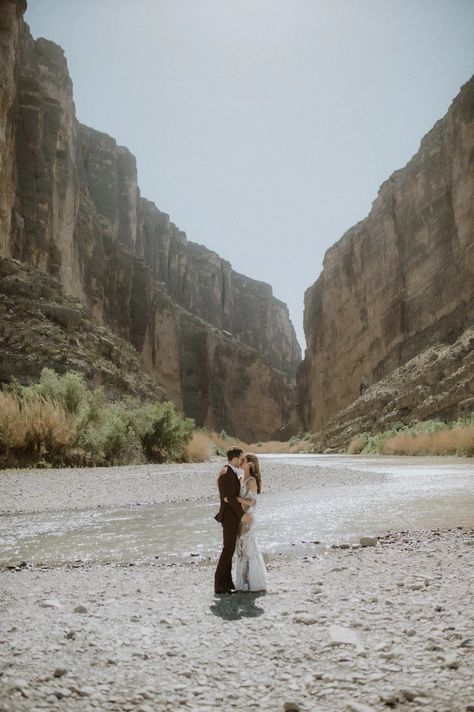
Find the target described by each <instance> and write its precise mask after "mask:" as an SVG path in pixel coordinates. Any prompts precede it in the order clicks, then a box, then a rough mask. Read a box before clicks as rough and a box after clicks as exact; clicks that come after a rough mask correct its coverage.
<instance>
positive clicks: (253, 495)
mask: <svg viewBox="0 0 474 712" xmlns="http://www.w3.org/2000/svg"><path fill="white" fill-rule="evenodd" d="M217 486H218V488H219V497H220V509H219V512H218V513H217V514H216V516H215V519H216V521H218V522H220V523H221V524H222V533H223V547H222V553H221V555H220V558H219V562H218V564H217V569H216V572H215V576H214V591H215V593H217V594H223V593H232V592H233V591H266V589H267V575H266V569H265V562H264V560H263V556H262V554H261V553H260V551H259V549H258V547H257V543H256V540H255V531H254V523H255V506H256V504H257V496H258V494H260V490H261V474H260V465H259V462H258V458H257V457H256V456H255V455H252V454H250V453H249V454H247V455H244V454H243V451H242V450H241V449H240V448H236V447H234V448H231V449H230V450H229V451H228V452H227V465H225V467H223V468H222V470H221V471H220V473H219V477H218V479H217ZM236 549H237V559H236V568H235V583H236V585H235V586H234V583H233V581H232V557H233V555H234V552H235V550H236Z"/></svg>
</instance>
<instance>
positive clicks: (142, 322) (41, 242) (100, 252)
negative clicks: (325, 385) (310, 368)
mask: <svg viewBox="0 0 474 712" xmlns="http://www.w3.org/2000/svg"><path fill="white" fill-rule="evenodd" d="M12 7H14V9H15V13H17V14H21V9H22V6H21V3H16V4H15V3H14V2H12V1H11V0H9V1H7V0H3V2H2V3H1V4H0V30H1V31H2V33H3V32H5V36H7V35H8V37H10V38H13V39H10V40H9V41H8V42H7V41H6V40H5V43H3V41H2V47H3V45H4V44H5V46H8V47H9V48H10V49H9V50H8V52H6V54H5V56H6V60H7V61H8V67H9V69H8V71H9V72H10V74H9V76H10V75H11V76H13V77H14V81H13V83H12V82H10V84H9V85H8V92H7V93H8V102H7V104H8V107H9V108H8V111H7V113H5V112H3V115H2V120H3V121H4V122H5V125H6V126H7V134H8V135H9V136H10V137H13V138H12V139H11V140H10V141H9V142H4V143H3V144H2V145H1V147H2V152H3V153H4V154H5V155H4V156H3V157H2V160H6V161H7V162H9V165H11V166H12V170H11V171H10V181H9V183H8V190H5V192H4V193H2V195H3V196H5V199H4V204H2V210H3V213H2V214H4V215H5V216H7V218H5V229H4V230H3V232H2V240H1V247H0V249H1V252H0V254H2V255H5V256H11V257H14V258H16V259H18V260H20V261H21V262H24V263H27V264H29V265H32V266H34V267H35V268H37V269H40V270H42V271H44V272H48V273H49V274H51V275H52V276H54V277H55V278H56V279H58V281H59V283H60V284H61V285H62V287H63V289H64V290H65V292H67V294H69V295H71V296H73V297H74V298H76V299H78V300H80V301H81V302H82V303H83V304H84V305H85V307H86V308H87V310H88V313H89V314H90V315H91V317H92V318H93V319H95V320H96V321H97V322H98V323H100V324H103V325H104V326H106V327H107V328H108V329H111V330H112V331H113V332H114V333H115V334H117V335H118V336H120V337H121V338H123V339H125V340H126V341H127V342H129V343H130V344H132V345H133V346H134V347H135V349H136V350H137V351H138V353H139V354H140V355H141V357H142V361H143V364H144V366H145V368H146V370H147V371H148V373H150V374H151V375H152V376H153V377H155V378H156V379H157V380H158V381H159V382H160V384H162V386H163V387H164V389H165V391H166V393H167V396H168V397H170V398H172V399H173V400H174V402H175V403H176V404H177V405H178V407H180V408H182V409H183V411H184V412H185V413H186V415H188V416H191V417H194V418H195V419H196V421H197V422H198V424H200V425H202V424H206V425H208V426H210V427H216V428H219V429H220V428H225V429H226V430H228V432H232V433H234V434H235V435H239V436H240V437H242V438H250V439H254V438H258V439H266V438H267V437H285V436H287V435H288V434H289V433H290V434H291V433H292V432H294V430H295V427H296V417H295V391H294V375H295V373H296V369H297V367H298V364H299V362H300V350H299V345H298V343H297V340H296V337H295V333H294V329H293V326H292V324H291V322H290V319H289V315H288V310H287V308H286V306H285V305H284V304H283V303H282V302H280V301H279V300H277V299H275V298H274V297H273V294H272V289H271V287H270V286H269V285H267V284H264V283H261V282H257V281H255V280H251V279H249V278H247V277H244V276H243V275H240V274H237V273H236V272H234V271H233V270H232V268H231V265H230V264H229V263H228V262H226V261H225V260H223V259H222V258H221V257H219V256H218V255H217V254H216V253H214V252H211V251H210V250H207V249H206V248H204V247H202V246H200V245H197V244H194V243H192V242H189V241H188V240H187V238H186V235H185V234H184V233H183V232H182V231H180V230H179V229H178V228H177V227H176V226H175V225H174V224H173V223H172V222H171V221H170V219H169V216H168V215H166V214H165V213H163V212H161V211H160V210H159V209H158V208H157V207H156V206H155V205H154V204H153V203H151V202H150V201H147V200H144V199H143V198H141V196H140V192H139V189H138V185H137V173H136V164H135V158H134V157H133V155H132V154H131V153H130V152H129V151H128V150H127V149H126V148H123V147H121V146H118V145H117V143H116V142H115V141H114V139H112V138H111V137H110V136H107V135H106V134H103V133H100V132H98V131H95V130H93V129H91V128H89V127H86V126H83V125H82V124H80V123H79V122H78V121H77V119H76V116H75V109H74V103H73V96H72V83H71V80H70V77H69V73H68V69H67V63H66V60H65V57H64V53H63V51H62V49H61V48H60V47H58V46H57V45H55V44H53V43H52V42H49V41H47V40H44V39H38V40H36V41H34V40H33V39H32V38H31V35H30V34H29V31H28V28H27V26H26V25H24V23H23V21H22V20H16V28H15V22H13V21H12V22H11V23H10V25H9V26H8V28H7V29H5V27H4V26H5V25H6V24H7V23H6V20H5V21H4V19H5V18H4V15H5V13H6V8H7V9H8V17H10V16H11V8H12ZM17 14H15V18H16V17H17ZM5 17H6V15H5ZM18 28H19V29H18ZM5 106H6V104H5ZM8 216H10V217H8ZM8 220H10V224H8ZM46 365H47V364H46Z"/></svg>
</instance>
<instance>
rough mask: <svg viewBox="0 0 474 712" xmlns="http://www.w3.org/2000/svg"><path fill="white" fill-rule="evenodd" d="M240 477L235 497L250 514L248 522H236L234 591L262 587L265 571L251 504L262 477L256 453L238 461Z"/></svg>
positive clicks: (263, 588)
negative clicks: (240, 468) (256, 538)
mask: <svg viewBox="0 0 474 712" xmlns="http://www.w3.org/2000/svg"><path fill="white" fill-rule="evenodd" d="M242 469H243V472H244V474H243V477H242V478H241V480H240V496H239V497H237V500H238V501H239V502H240V504H241V505H242V506H243V508H244V511H245V512H248V513H249V514H252V516H253V518H252V522H251V524H244V523H242V522H241V523H240V528H239V536H238V538H237V546H236V553H237V563H236V571H235V578H236V581H235V587H236V590H237V591H266V590H267V571H266V568H265V562H264V560H263V556H262V554H261V552H260V550H259V548H258V546H257V542H256V540H255V530H254V527H255V507H256V505H257V496H258V495H259V494H260V491H261V486H262V478H261V474H260V465H259V462H258V458H257V456H256V455H252V454H251V453H249V454H248V455H245V457H244V461H243V464H242Z"/></svg>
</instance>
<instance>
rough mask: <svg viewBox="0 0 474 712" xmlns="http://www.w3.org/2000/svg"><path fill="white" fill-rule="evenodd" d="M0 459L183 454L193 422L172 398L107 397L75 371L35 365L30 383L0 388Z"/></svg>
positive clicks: (33, 461)
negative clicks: (146, 402)
mask: <svg viewBox="0 0 474 712" xmlns="http://www.w3.org/2000/svg"><path fill="white" fill-rule="evenodd" d="M0 398H1V399H2V400H1V403H2V404H3V406H2V413H0V463H1V464H2V465H4V466H9V465H13V466H16V465H18V464H23V465H36V466H39V465H40V463H43V464H44V465H47V464H48V463H49V464H54V465H61V464H63V465H86V466H93V465H122V464H132V463H140V462H146V461H150V462H164V461H167V460H184V459H185V458H186V453H185V447H186V445H187V444H188V443H189V442H190V441H191V439H192V436H193V432H194V421H193V420H191V419H190V418H184V417H183V416H182V415H180V413H178V411H177V410H176V408H175V407H174V405H173V404H172V403H168V402H165V403H157V404H149V405H141V404H140V403H139V402H138V401H136V400H134V399H131V398H127V399H124V400H123V401H121V402H120V403H115V404H114V403H110V402H107V400H106V398H105V395H104V393H103V391H102V389H99V388H97V389H94V390H89V389H88V388H87V385H86V382H85V380H84V377H83V376H82V375H81V374H78V373H75V372H73V371H70V372H68V373H65V374H63V375H59V374H57V373H55V372H54V371H52V370H51V369H47V368H45V369H43V371H42V372H41V377H40V380H39V382H38V383H36V384H34V385H32V386H22V385H20V384H19V383H18V382H17V381H12V382H11V383H10V384H8V385H7V386H4V387H3V388H2V390H1V391H0Z"/></svg>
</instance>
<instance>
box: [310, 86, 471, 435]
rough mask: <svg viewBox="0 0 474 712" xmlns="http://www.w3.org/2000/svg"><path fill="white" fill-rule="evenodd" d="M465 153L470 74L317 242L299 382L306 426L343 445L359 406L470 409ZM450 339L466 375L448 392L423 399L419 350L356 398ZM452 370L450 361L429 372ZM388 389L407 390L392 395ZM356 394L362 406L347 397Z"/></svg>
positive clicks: (395, 415) (385, 414)
mask: <svg viewBox="0 0 474 712" xmlns="http://www.w3.org/2000/svg"><path fill="white" fill-rule="evenodd" d="M473 158H474V78H472V79H471V80H470V81H469V82H468V83H467V84H465V85H464V86H463V87H462V89H461V91H460V93H459V95H458V96H457V97H456V98H455V100H454V101H453V103H452V105H451V107H450V108H449V111H448V112H447V114H446V116H445V117H444V118H442V119H441V120H440V121H438V122H437V123H436V124H435V126H434V127H433V129H432V130H431V131H430V132H429V133H428V134H427V135H426V136H425V137H424V138H423V140H422V141H421V145H420V148H419V150H418V152H417V153H416V155H415V156H413V158H412V159H411V160H410V161H409V163H408V164H407V165H406V166H405V167H404V168H402V169H401V170H398V171H395V173H393V174H392V175H391V176H390V178H389V179H388V180H387V181H386V182H385V183H383V185H382V186H381V188H380V191H379V193H378V196H377V198H376V200H375V201H374V203H373V206H372V209H371V211H370V214H369V215H368V217H367V218H366V219H365V220H362V221H361V222H359V223H358V224H357V225H355V226H354V227H352V228H351V229H350V230H348V231H347V232H346V233H345V235H343V237H342V238H341V239H340V240H339V241H338V242H337V243H336V244H335V245H333V246H332V247H331V248H330V249H329V250H328V251H327V252H326V255H325V258H324V264H323V270H322V273H321V275H320V276H319V278H318V279H317V281H316V282H315V284H314V285H313V286H312V287H310V288H309V289H308V290H307V292H306V294H305V317H304V325H305V335H306V340H307V349H306V354H305V359H304V362H303V364H302V366H301V368H300V371H299V376H298V382H299V394H300V395H299V409H300V417H301V420H302V422H303V425H304V427H305V428H306V429H308V430H312V431H313V432H319V433H324V431H325V429H328V428H329V430H331V429H332V430H334V433H336V432H337V433H338V436H337V438H336V440H335V443H334V444H336V445H339V446H340V445H341V444H342V443H343V441H344V437H341V433H342V432H345V431H347V432H346V436H347V434H348V433H349V432H350V431H351V427H350V424H351V419H352V420H353V418H354V414H355V413H356V411H357V413H358V416H357V417H359V416H360V415H361V413H362V412H363V413H364V418H362V420H363V428H364V429H366V430H371V429H379V428H380V427H382V426H383V427H385V426H386V425H388V424H389V423H390V422H394V421H396V420H404V421H405V422H406V421H407V420H409V419H410V418H411V417H415V416H417V417H418V416H419V414H420V413H421V414H422V416H424V417H444V416H446V417H453V416H456V415H462V413H463V412H465V411H466V409H463V406H462V403H463V402H464V403H466V404H467V403H470V409H472V403H473V401H472V396H473V395H474V394H473V392H472V368H473V364H472V359H470V360H469V354H470V352H471V350H472V347H473V341H472V338H469V339H465V340H464V341H463V340H462V338H461V337H462V336H463V334H465V333H466V332H467V330H468V329H469V327H472V326H473V325H474V212H473V211H474V162H473ZM455 342H458V344H459V343H461V342H462V344H463V345H462V346H459V348H457V351H456V353H457V354H458V356H457V358H459V354H464V356H463V358H464V359H465V362H466V363H469V370H470V375H469V374H467V372H466V373H464V376H463V379H461V381H459V383H461V382H462V383H463V384H464V387H463V388H457V386H456V378H452V377H451V384H450V385H449V383H448V382H446V384H447V385H446V388H447V389H448V392H450V393H451V395H452V396H453V397H449V398H448V397H446V398H439V399H438V400H437V399H436V398H435V399H433V398H432V399H431V401H430V402H431V406H430V407H429V408H428V407H420V406H421V404H422V403H423V402H424V401H425V400H426V399H429V398H430V392H431V391H432V389H433V388H434V386H435V384H434V382H433V381H432V371H433V369H432V368H431V367H430V368H429V369H428V371H429V372H430V373H427V376H426V378H425V381H426V383H423V369H421V372H420V365H419V364H420V363H422V362H423V359H421V361H420V359H418V361H417V363H418V362H419V363H418V366H417V367H416V368H415V366H414V377H413V379H412V381H413V382H412V381H410V380H409V379H408V380H407V378H406V373H405V376H404V380H403V384H404V385H403V386H402V385H400V388H399V389H397V388H396V387H395V386H394V384H393V383H391V387H390V395H387V394H385V396H386V397H383V398H382V399H380V398H376V399H375V400H371V399H370V398H365V399H364V398H363V394H364V393H365V392H366V391H369V390H370V389H372V390H371V393H375V392H376V391H377V389H374V386H375V384H377V383H381V382H383V381H384V379H386V378H388V377H389V376H390V374H392V373H395V372H396V371H397V369H400V367H401V366H403V365H404V364H407V363H408V362H409V361H410V360H412V359H415V358H416V357H418V356H420V355H421V354H423V352H424V351H425V350H429V349H430V348H432V347H435V346H436V345H438V346H439V345H454V344H455ZM466 349H467V351H466ZM433 353H434V352H433ZM443 354H444V351H443ZM443 358H444V359H445V361H446V363H447V362H448V361H449V359H448V358H447V357H446V355H444V356H443ZM438 370H439V369H438ZM454 373H456V368H454V366H453V367H449V368H448V371H447V372H446V373H441V372H439V373H438V378H439V380H441V379H442V378H443V377H444V376H445V375H450V376H452V374H454ZM420 379H421V380H420ZM430 379H431V380H430ZM392 380H393V379H392ZM409 383H410V388H411V389H412V387H414V386H415V385H416V386H417V387H420V386H423V387H424V391H423V393H421V392H419V393H418V397H414V396H413V393H414V392H413V390H411V397H410V398H409V397H408V390H409V387H408V385H407V384H409ZM430 389H431V390H430ZM422 390H423V389H422ZM379 391H380V389H379ZM379 391H377V392H378V393H379V395H380V392H379ZM415 393H416V390H415ZM397 394H398V395H399V396H401V395H402V394H404V396H405V397H404V398H399V400H398V401H397ZM453 394H454V395H453ZM445 395H446V394H445ZM360 398H362V400H361V401H360V407H359V406H357V407H356V406H354V408H350V407H349V406H350V405H351V404H354V403H359V400H358V399H360ZM364 404H365V405H364ZM466 408H467V406H466ZM346 409H347V410H346ZM468 410H469V409H468ZM418 411H419V412H418ZM344 413H345V415H344ZM345 441H346V442H347V437H346V438H345Z"/></svg>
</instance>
